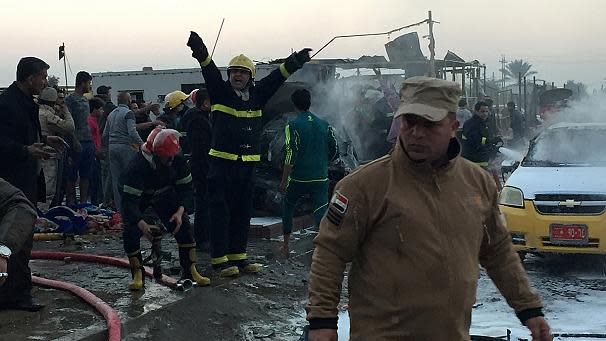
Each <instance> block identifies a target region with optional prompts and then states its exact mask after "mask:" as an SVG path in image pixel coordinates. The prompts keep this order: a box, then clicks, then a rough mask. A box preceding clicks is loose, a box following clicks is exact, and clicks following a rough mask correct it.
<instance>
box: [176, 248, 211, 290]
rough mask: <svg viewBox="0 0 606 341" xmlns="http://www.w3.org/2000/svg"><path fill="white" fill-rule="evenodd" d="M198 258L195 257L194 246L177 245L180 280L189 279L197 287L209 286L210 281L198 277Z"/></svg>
mask: <svg viewBox="0 0 606 341" xmlns="http://www.w3.org/2000/svg"><path fill="white" fill-rule="evenodd" d="M197 261H198V257H197V255H196V244H186V245H183V244H181V245H179V263H180V264H181V271H182V274H181V279H189V280H192V281H194V282H196V284H197V285H200V286H206V285H210V279H209V278H208V277H204V276H202V275H200V273H199V272H198V269H196V263H197Z"/></svg>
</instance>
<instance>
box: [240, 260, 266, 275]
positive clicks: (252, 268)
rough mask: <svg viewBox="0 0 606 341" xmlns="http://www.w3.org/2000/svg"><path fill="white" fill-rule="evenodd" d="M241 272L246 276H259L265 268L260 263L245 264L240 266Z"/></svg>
mask: <svg viewBox="0 0 606 341" xmlns="http://www.w3.org/2000/svg"><path fill="white" fill-rule="evenodd" d="M239 268H240V271H242V272H244V273H246V274H258V273H259V272H261V270H262V269H263V266H262V265H261V264H259V263H248V262H245V263H244V264H242V266H239Z"/></svg>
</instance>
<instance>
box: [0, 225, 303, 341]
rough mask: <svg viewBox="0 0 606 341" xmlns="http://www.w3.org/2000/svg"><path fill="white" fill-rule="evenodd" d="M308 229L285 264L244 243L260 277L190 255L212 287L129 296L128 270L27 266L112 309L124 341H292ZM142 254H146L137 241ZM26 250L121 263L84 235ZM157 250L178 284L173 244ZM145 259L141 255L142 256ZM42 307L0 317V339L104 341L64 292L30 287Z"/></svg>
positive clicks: (100, 328)
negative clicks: (218, 269) (229, 272)
mask: <svg viewBox="0 0 606 341" xmlns="http://www.w3.org/2000/svg"><path fill="white" fill-rule="evenodd" d="M313 235H314V232H313V231H310V230H308V231H304V232H302V233H300V234H297V235H296V236H295V237H296V238H295V240H294V243H293V250H292V252H291V257H290V259H285V258H284V257H282V256H281V255H280V254H279V252H278V247H279V241H278V240H252V241H251V246H250V248H249V254H250V255H252V257H253V259H254V260H257V261H259V262H261V263H262V264H264V265H265V269H264V271H263V273H262V275H242V276H240V277H238V278H235V279H230V280H226V279H220V278H217V277H216V276H214V274H213V273H212V271H211V270H210V268H209V267H207V266H206V265H207V264H208V254H205V253H201V252H199V253H198V256H199V264H201V266H199V269H201V270H203V271H204V273H205V274H206V275H210V277H211V280H212V285H211V286H210V287H205V288H194V289H192V290H190V291H188V292H185V293H183V292H178V291H174V290H171V289H168V288H166V287H164V286H162V285H159V284H156V283H153V282H151V281H149V280H148V281H147V282H146V290H145V291H143V292H139V293H134V292H130V291H129V290H128V289H127V287H126V285H127V284H128V282H129V280H130V272H129V271H128V270H127V269H120V268H115V267H111V266H105V265H97V264H89V263H80V262H59V261H43V260H33V261H32V262H31V268H32V272H33V274H34V275H37V276H41V277H46V278H51V279H57V280H63V281H68V282H71V283H74V284H76V285H78V286H81V287H83V288H85V289H87V290H89V291H91V292H92V293H94V294H95V295H97V296H98V297H100V298H101V299H102V300H104V301H105V302H107V303H108V304H109V305H110V306H111V307H112V308H114V309H115V310H116V311H117V312H118V314H119V315H120V318H121V320H122V334H123V339H125V340H168V339H172V340H193V339H198V337H203V339H205V340H253V339H258V338H259V337H261V336H265V337H264V338H263V340H268V341H269V340H298V339H299V336H300V335H301V331H302V327H303V325H304V312H303V310H302V307H303V305H304V301H305V299H306V279H307V273H308V271H309V263H310V260H311V253H310V252H309V250H311V249H312V237H313ZM142 243H143V244H142V246H143V250H144V252H145V251H146V249H149V244H147V242H142ZM34 250H49V251H51V250H52V251H63V252H85V253H92V254H101V255H108V256H117V257H123V251H122V243H121V239H120V237H119V236H117V235H116V236H88V237H85V238H83V239H82V240H80V241H77V242H69V243H66V242H63V241H55V242H36V243H35V246H34ZM163 251H169V252H170V254H171V255H170V260H165V261H164V263H163V269H164V272H165V273H166V274H168V275H171V276H173V277H175V278H178V270H179V267H178V256H177V251H176V244H175V243H174V241H173V240H172V239H171V238H170V237H169V236H166V237H165V238H164V240H163ZM144 257H145V253H144ZM34 295H35V296H36V297H37V298H38V299H40V300H41V301H42V302H43V303H45V304H46V305H47V308H45V309H43V310H42V311H41V312H39V313H25V312H8V311H0V340H79V339H84V340H105V339H106V335H107V333H106V332H105V321H104V320H103V318H102V317H101V316H100V315H98V314H97V313H95V311H94V310H92V309H91V308H90V307H88V306H87V305H86V304H84V303H83V302H81V301H80V300H78V299H77V298H74V297H73V296H71V295H70V294H68V293H64V292H61V291H57V290H53V289H44V288H37V287H36V288H35V289H34Z"/></svg>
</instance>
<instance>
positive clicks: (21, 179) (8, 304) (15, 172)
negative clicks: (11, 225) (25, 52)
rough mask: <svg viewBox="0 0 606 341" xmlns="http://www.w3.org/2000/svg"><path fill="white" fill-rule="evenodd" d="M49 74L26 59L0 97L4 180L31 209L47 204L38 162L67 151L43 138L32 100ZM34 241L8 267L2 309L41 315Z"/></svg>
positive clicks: (54, 139)
mask: <svg viewBox="0 0 606 341" xmlns="http://www.w3.org/2000/svg"><path fill="white" fill-rule="evenodd" d="M48 69H49V66H48V64H46V63H45V62H44V61H43V60H41V59H38V58H35V57H24V58H22V59H21V60H20V61H19V64H18V65H17V81H15V82H14V83H13V84H11V86H10V87H9V88H8V89H7V90H6V91H5V92H4V93H3V94H2V95H0V154H1V155H2V156H3V157H4V158H5V159H6V160H10V162H6V163H5V164H3V165H2V167H0V178H3V179H4V180H6V181H8V182H9V183H10V184H11V185H13V186H15V187H17V188H18V189H20V190H21V191H23V193H24V194H25V196H26V197H27V199H28V200H29V201H30V202H32V203H35V202H37V201H38V199H39V198H44V195H43V194H44V193H43V192H44V188H45V185H44V175H43V174H42V172H41V171H40V169H41V168H40V162H39V160H40V159H48V158H50V157H51V156H52V154H53V153H55V152H56V151H58V150H61V151H62V150H63V149H64V146H65V141H63V139H62V138H60V137H58V136H42V133H41V130H40V121H39V120H38V111H39V108H38V104H36V102H34V97H33V96H34V95H39V94H40V92H41V91H42V89H44V88H45V87H46V86H47V85H48V82H47V76H48V73H47V70H48ZM39 190H40V191H41V192H39ZM32 237H33V235H32V234H31V233H30V237H29V238H28V240H27V242H26V243H25V245H24V246H23V247H22V248H21V250H20V251H19V252H18V253H16V254H14V255H12V256H11V257H10V259H9V261H8V267H9V271H11V277H10V278H9V279H8V281H7V283H6V284H5V285H4V286H2V288H0V308H8V309H18V310H26V311H38V310H40V309H42V308H43V307H44V306H43V305H42V304H39V303H38V302H36V301H35V300H34V299H33V298H32V296H31V288H32V277H31V271H30V269H29V258H30V254H31V249H32V243H33V241H32Z"/></svg>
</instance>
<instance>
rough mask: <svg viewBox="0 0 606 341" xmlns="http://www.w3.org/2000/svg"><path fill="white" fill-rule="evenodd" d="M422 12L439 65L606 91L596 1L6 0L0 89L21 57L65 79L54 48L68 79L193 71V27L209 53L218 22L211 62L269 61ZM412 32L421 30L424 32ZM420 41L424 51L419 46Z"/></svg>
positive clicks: (366, 44) (368, 45) (338, 45)
mask: <svg viewBox="0 0 606 341" xmlns="http://www.w3.org/2000/svg"><path fill="white" fill-rule="evenodd" d="M100 4H102V5H100ZM428 10H432V11H433V16H434V20H437V21H439V22H440V23H439V24H436V25H435V37H436V50H437V56H436V57H437V58H442V57H443V56H444V54H445V53H446V51H447V50H451V51H454V52H456V53H457V54H459V55H460V56H461V57H463V58H464V59H466V60H473V59H478V60H479V61H480V62H482V63H485V64H486V65H487V66H488V75H489V77H490V76H491V75H492V72H495V74H496V76H497V78H498V77H499V73H498V69H499V66H500V65H499V63H498V60H499V59H500V57H501V55H502V54H504V55H505V58H506V59H507V60H513V59H516V58H517V59H519V58H523V59H525V60H528V61H529V62H530V63H531V64H533V66H534V68H535V69H536V70H537V71H538V72H539V75H538V76H537V77H538V78H542V79H547V80H549V81H555V82H556V83H560V84H561V83H562V82H564V81H566V80H569V79H573V80H576V81H583V82H585V83H586V84H587V85H589V86H590V87H591V88H596V87H597V88H599V87H600V86H601V85H602V84H606V80H605V78H606V40H605V39H604V38H605V37H606V21H604V14H606V1H604V0H575V1H571V0H509V1H502V0H498V1H495V0H460V1H452V0H432V1H426V0H372V1H371V0H323V1H320V0H306V1H289V0H282V1H270V0H248V1H244V0H238V1H236V0H220V1H212V0H198V1H178V0H173V1H167V0H162V1H158V0H148V1H115V0H104V1H66V0H58V1H43V0H27V1H23V0H22V1H14V0H2V1H0V13H2V14H1V18H2V19H1V20H0V41H1V42H2V44H1V46H2V48H1V50H0V51H1V53H0V86H8V85H9V84H10V83H11V82H12V81H13V80H14V77H15V68H16V64H17V62H18V60H19V58H20V57H22V56H26V55H33V56H37V57H40V58H42V59H44V60H46V61H47V62H48V63H49V64H50V65H51V69H50V70H49V74H53V75H57V76H59V77H60V78H61V83H63V82H64V76H63V63H62V62H59V61H58V57H57V53H58V52H57V49H58V46H59V45H60V44H61V43H62V42H65V44H66V46H67V53H68V60H69V62H70V63H69V64H70V66H71V72H70V70H69V69H68V78H69V80H70V84H71V83H73V78H74V77H73V75H75V74H76V73H77V72H78V71H79V70H87V71H89V72H99V71H125V70H140V69H141V68H142V67H143V66H152V67H153V68H154V69H162V68H185V67H196V66H197V64H196V62H195V61H194V60H193V59H192V58H191V56H190V52H189V48H187V46H185V42H186V41H187V37H188V35H189V31H190V30H195V31H197V32H198V33H199V34H200V36H202V38H203V39H204V40H205V42H206V43H207V45H208V46H209V49H210V48H212V45H213V43H214V40H215V38H216V35H217V32H218V30H219V26H220V24H221V19H222V18H225V19H226V20H225V26H224V27H223V32H222V34H221V38H220V41H219V44H218V46H217V51H216V53H215V58H214V59H215V61H216V62H217V63H218V64H219V65H225V64H226V63H227V61H228V60H229V58H230V57H232V56H233V55H235V54H239V53H245V54H247V55H248V56H250V57H251V58H253V59H255V60H269V59H274V58H279V57H285V56H287V55H288V54H289V53H290V51H291V49H300V48H302V47H311V48H314V49H318V48H320V47H321V46H322V45H324V44H325V43H326V42H327V41H328V40H330V39H331V38H332V37H333V36H335V35H339V34H353V33H367V32H382V31H387V30H391V29H393V28H397V27H400V26H403V25H407V24H410V23H414V22H418V21H421V20H423V19H425V18H426V17H427V11H428ZM413 30H417V31H418V32H419V36H423V35H426V34H427V25H423V26H422V27H418V28H416V29H413ZM406 32H408V31H403V32H402V33H406ZM397 35H398V33H396V34H394V36H392V37H391V39H394V38H396V37H397ZM388 41H389V40H388V38H387V37H385V36H384V37H373V38H359V39H350V40H341V41H336V42H334V43H333V44H332V45H331V46H329V47H328V48H326V49H325V50H324V51H322V52H321V53H320V54H319V55H318V58H336V57H339V58H358V57H360V56H361V55H386V53H385V49H384V46H383V45H384V44H385V43H387V42H388ZM421 45H422V49H423V52H424V54H425V55H427V56H428V55H429V53H428V51H427V41H426V40H423V41H422V42H421Z"/></svg>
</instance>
